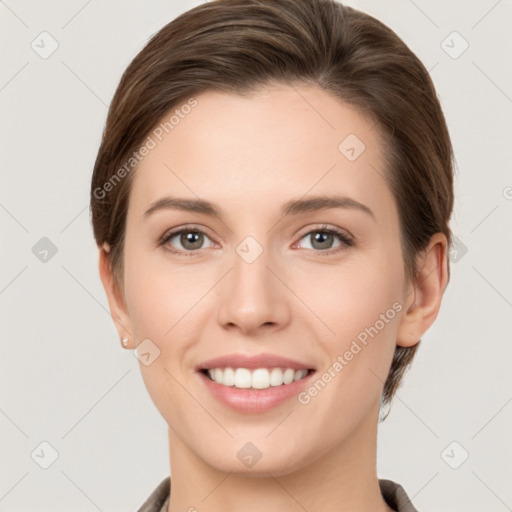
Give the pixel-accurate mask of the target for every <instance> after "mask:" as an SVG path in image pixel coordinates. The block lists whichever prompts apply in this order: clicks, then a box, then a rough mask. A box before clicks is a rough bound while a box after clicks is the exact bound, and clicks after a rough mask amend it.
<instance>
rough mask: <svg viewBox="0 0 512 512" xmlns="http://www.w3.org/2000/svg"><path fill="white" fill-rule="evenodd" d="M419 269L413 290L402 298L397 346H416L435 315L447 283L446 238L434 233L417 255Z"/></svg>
mask: <svg viewBox="0 0 512 512" xmlns="http://www.w3.org/2000/svg"><path fill="white" fill-rule="evenodd" d="M417 268H418V271H417V273H416V276H415V279H414V282H413V283H412V287H413V288H412V290H411V292H409V293H408V295H407V296H406V297H405V298H404V303H405V307H404V310H405V313H404V315H403V317H402V318H401V320H400V325H399V328H398V334H397V341H396V343H397V345H399V346H401V347H411V346H413V345H416V344H417V343H418V342H419V340H420V339H421V337H422V336H423V335H424V334H425V332H426V331H427V330H428V329H429V328H430V326H431V325H432V324H433V323H434V321H435V319H436V318H437V314H438V313H439V308H440V307H441V300H442V298H443V293H444V290H445V288H446V285H447V283H448V260H447V239H446V236H445V235H444V234H443V233H436V234H435V235H433V236H432V238H431V239H430V242H429V245H428V246H427V248H426V249H425V250H424V251H422V253H421V254H420V255H419V257H418V266H417Z"/></svg>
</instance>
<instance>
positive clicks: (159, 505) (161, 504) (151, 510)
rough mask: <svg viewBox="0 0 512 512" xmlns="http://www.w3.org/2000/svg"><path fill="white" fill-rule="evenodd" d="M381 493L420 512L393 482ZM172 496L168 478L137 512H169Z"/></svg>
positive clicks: (405, 509) (407, 510) (401, 507)
mask: <svg viewBox="0 0 512 512" xmlns="http://www.w3.org/2000/svg"><path fill="white" fill-rule="evenodd" d="M379 485H380V492H381V493H382V497H383V498H384V500H385V501H386V503H387V504H388V505H389V506H390V507H391V508H392V509H394V510H395V511H396V512H418V511H417V510H416V509H415V508H414V505H413V504H412V502H411V500H410V499H409V497H408V496H407V494H406V493H405V491H404V489H403V487H402V486H401V485H399V484H397V483H395V482H393V481H391V480H379ZM170 496H171V478H170V477H167V478H165V479H164V480H162V482H160V484H159V485H158V487H157V488H156V489H155V490H154V491H153V492H152V493H151V496H150V497H149V498H148V499H147V500H146V501H145V502H144V504H143V505H142V507H140V508H139V510H138V511H137V512H167V508H168V507H169V499H170Z"/></svg>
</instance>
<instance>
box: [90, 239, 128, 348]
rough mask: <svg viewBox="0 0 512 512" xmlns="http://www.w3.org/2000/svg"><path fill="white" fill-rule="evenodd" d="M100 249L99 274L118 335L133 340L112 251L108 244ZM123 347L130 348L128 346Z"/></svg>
mask: <svg viewBox="0 0 512 512" xmlns="http://www.w3.org/2000/svg"><path fill="white" fill-rule="evenodd" d="M98 249H99V262H98V263H99V273H100V278H101V282H102V284H103V288H104V289H105V293H106V295H107V300H108V305H109V308H110V315H111V317H112V320H113V321H114V324H115V327H116V329H117V333H118V336H119V338H120V339H123V338H128V339H129V340H131V339H132V328H131V323H130V317H129V315H128V311H127V308H126V304H125V299H124V296H123V293H122V291H121V289H120V287H119V284H118V283H117V282H116V279H115V277H114V272H113V269H112V263H111V261H110V249H109V246H108V244H106V243H105V244H103V245H102V246H101V247H98ZM123 347H125V348H129V347H128V346H127V344H123Z"/></svg>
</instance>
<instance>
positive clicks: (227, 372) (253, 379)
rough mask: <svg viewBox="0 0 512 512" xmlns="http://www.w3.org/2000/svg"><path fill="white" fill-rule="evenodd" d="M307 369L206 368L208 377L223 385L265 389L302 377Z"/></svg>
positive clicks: (306, 372)
mask: <svg viewBox="0 0 512 512" xmlns="http://www.w3.org/2000/svg"><path fill="white" fill-rule="evenodd" d="M307 374H308V371H307V370H294V369H293V368H284V369H281V368H272V369H270V370H268V369H267V368H258V369H255V370H252V371H251V370H248V369H247V368H236V369H233V368H212V369H211V370H208V375H209V376H210V378H211V379H212V380H213V381H215V382H217V383H218V384H222V385H223V386H235V387H236V388H240V389H249V388H253V389H267V388H269V387H271V386H282V385H283V384H284V385H286V384H291V383H292V382H295V381H298V380H300V379H303V378H304V377H305V376H306V375H307Z"/></svg>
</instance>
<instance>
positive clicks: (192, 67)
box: [91, 0, 453, 512]
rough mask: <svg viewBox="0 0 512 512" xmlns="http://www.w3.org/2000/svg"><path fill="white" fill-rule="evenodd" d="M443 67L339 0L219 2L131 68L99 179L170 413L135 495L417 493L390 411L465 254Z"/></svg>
mask: <svg viewBox="0 0 512 512" xmlns="http://www.w3.org/2000/svg"><path fill="white" fill-rule="evenodd" d="M452 159H453V157H452V148H451V143H450V139H449V135H448V131H447V127H446V123H445V119H444V116H443V113H442V110H441V107H440V105H439V102H438V99H437V96H436V93H435V90H434V87H433V84H432V82H431V80H430V77H429V75H428V73H427V71H426V70H425V68H424V66H423V65H422V64H421V62H420V61H419V60H418V58H417V57H416V56H415V55H414V54H413V53H412V52H411V51H410V50H409V49H408V48H407V46H406V45H405V44H404V43H403V42H402V41H401V40H400V39H399V38H398V37H397V36H396V35H395V34H394V32H392V31H391V30H390V29H389V28H387V27H386V26H384V25H383V24H382V23H380V22H379V21H377V20H375V19H373V18H372V17H370V16H368V15H366V14H364V13H361V12H359V11H357V10H354V9H352V8H349V7H345V6H342V5H341V4H339V3H337V2H335V1H331V0H313V1H308V2H303V1H301V0H274V1H270V0H269V1H264V2H262V1H257V0H216V1H213V2H209V3H205V4H204V5H201V6H199V7H196V8H194V9H192V10H190V11H188V12H186V13H184V14H182V15H181V16H179V17H178V18H176V19H175V20H174V21H172V22H171V23H169V24H168V25H167V26H165V27H164V28H163V29H162V30H160V31H159V32H158V33H157V34H156V35H155V36H154V37H153V38H152V39H151V40H150V41H149V43H148V44H147V46H146V47H145V48H144V49H143V50H142V51H141V52H140V53H139V54H138V55H137V56H136V57H135V59H134V60H133V62H132V63H131V64H130V66H129V67H128V68H127V70H126V71H125V73H124V75H123V77H122V79H121V82H120V84H119V87H118V89H117V91H116V94H115V96H114V98H113V101H112V104H111V106H110V111H109V115H108V119H107V123H106V128H105V131H104V134H103V140H102V143H101V147H100V149H99V153H98V156H97V160H96V164H95V168H94V174H93V178H92V186H91V209H92V222H93V228H94V235H95V239H96V243H97V245H98V248H99V267H100V275H101V279H102V282H103V285H104V287H105V290H106V293H107V296H108V301H109V306H110V310H111V313H112V318H113V320H114V321H115V325H116V328H117V330H118V333H119V337H120V339H121V343H122V346H123V347H125V348H127V349H130V350H134V349H135V350H136V354H137V356H138V358H139V361H140V368H141V372H142V375H143V378H144V382H145V384H146V386H147V389H148V392H149V394H150V396H151V398H152V400H153V401H154V403H155V405H156V407H157V408H158V410H159V411H160V413H161V414H162V416H163V417H164V419H165V420H166V422H167V423H168V425H169V453H170V465H171V474H172V492H170V487H171V485H170V479H169V478H166V479H165V480H163V481H162V482H161V484H160V485H159V486H158V487H157V488H156V489H155V491H154V492H153V493H152V495H151V496H150V497H149V498H148V500H147V501H146V503H145V504H144V505H143V506H142V508H140V510H141V511H155V512H156V511H162V512H163V511H170V512H174V511H177V510H200V511H203V510H209V511H218V510H235V509H236V510H254V511H256V510H277V509H279V510H309V511H313V510H319V509H320V508H321V509H322V510H324V511H330V510H333V511H334V510H336V511H340V510H342V511H348V510H350V511H359V510H360V511H363V510H364V511H367V510H372V511H391V510H398V511H401V512H404V511H414V510H416V509H415V508H414V506H413V505H412V503H411V502H410V500H409V498H408V497H407V494H406V493H405V491H404V489H403V488H402V487H401V486H400V485H398V484H397V483H395V482H392V481H389V480H379V479H378V478H377V474H376V449H377V448H376V436H377V424H378V419H379V411H380V410H381V407H385V406H387V405H389V403H390V402H391V399H392V397H393V394H394V393H395V391H396V389H397V387H398V385H399V383H400V380H401V378H402V375H403V373H404V371H405V369H406V368H407V367H408V365H409V364H410V363H411V361H412V359H413V357H414V354H415V352H416V349H417V347H418V343H419V341H420V339H421V337H422V335H423V334H424V333H425V331H426V330H427V329H428V328H429V327H430V326H431V325H432V323H433V322H434V320H435V318H436V316H437V313H438V311H439V307H440V303H441V299H442V295H443V292H444V289H445V287H446V284H447V281H448V277H449V269H448V261H447V247H448V246H449V243H450V229H449V227H448V222H449V218H450V214H451V210H452V206H453V184H452Z"/></svg>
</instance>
